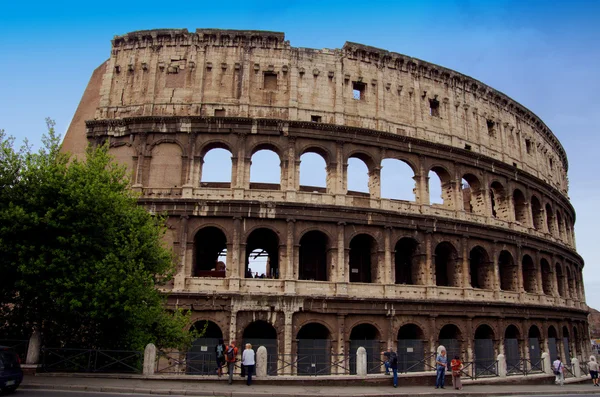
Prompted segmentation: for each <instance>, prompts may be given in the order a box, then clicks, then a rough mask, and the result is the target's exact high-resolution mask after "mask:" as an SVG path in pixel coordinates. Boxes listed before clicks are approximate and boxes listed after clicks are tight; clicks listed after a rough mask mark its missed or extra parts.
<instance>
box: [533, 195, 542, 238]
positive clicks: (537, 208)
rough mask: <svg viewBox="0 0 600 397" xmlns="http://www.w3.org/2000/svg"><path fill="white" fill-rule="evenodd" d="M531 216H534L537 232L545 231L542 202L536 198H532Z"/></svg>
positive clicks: (534, 225)
mask: <svg viewBox="0 0 600 397" xmlns="http://www.w3.org/2000/svg"><path fill="white" fill-rule="evenodd" d="M531 214H532V216H533V227H534V228H535V229H536V230H543V228H544V213H543V211H542V206H541V204H540V200H538V198H537V197H535V196H531Z"/></svg>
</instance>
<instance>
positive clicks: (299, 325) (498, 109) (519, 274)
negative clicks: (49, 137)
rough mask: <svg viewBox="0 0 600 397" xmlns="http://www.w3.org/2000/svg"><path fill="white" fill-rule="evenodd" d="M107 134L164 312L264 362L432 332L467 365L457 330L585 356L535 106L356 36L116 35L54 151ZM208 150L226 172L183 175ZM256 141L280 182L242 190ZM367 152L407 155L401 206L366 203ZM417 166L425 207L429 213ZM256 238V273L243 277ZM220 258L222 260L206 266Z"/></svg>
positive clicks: (376, 167)
mask: <svg viewBox="0 0 600 397" xmlns="http://www.w3.org/2000/svg"><path fill="white" fill-rule="evenodd" d="M83 120H86V121H85V123H84V122H83ZM107 140H108V141H109V142H110V147H111V151H112V153H113V154H114V156H115V157H116V159H117V160H118V161H120V162H121V163H123V164H125V165H126V166H127V167H128V169H129V170H130V171H131V173H132V177H133V189H136V190H138V191H139V192H140V193H141V198H140V202H141V204H143V205H145V206H147V208H148V209H149V210H152V211H157V212H166V213H167V214H168V215H169V235H168V240H169V243H170V244H172V245H173V247H174V249H175V251H176V253H177V254H178V257H179V263H180V265H179V269H178V272H177V275H176V277H175V279H174V282H173V284H172V285H171V286H169V292H170V304H172V305H173V306H177V307H185V308H192V309H193V311H194V317H195V318H197V319H198V320H209V321H211V322H212V323H211V327H212V328H211V330H212V331H211V332H212V333H213V335H212V336H216V335H217V334H218V333H222V335H223V336H224V337H225V339H228V338H231V339H238V340H242V339H248V338H259V337H261V338H262V339H274V340H276V342H275V345H276V346H277V347H276V349H277V350H278V351H279V353H280V355H295V354H296V353H297V352H298V349H299V344H300V342H299V341H301V340H304V339H319V340H321V339H323V340H329V341H330V345H329V347H328V349H330V351H331V352H333V353H338V354H342V353H344V352H348V351H349V349H351V348H352V346H353V345H352V340H355V339H363V340H364V339H368V340H374V341H376V342H375V343H379V344H381V347H383V346H386V345H393V346H396V344H397V343H401V342H399V341H401V340H403V339H409V340H420V341H422V343H423V346H424V352H434V351H435V348H436V346H437V344H438V343H439V341H446V343H449V342H448V340H451V341H454V342H456V344H457V346H456V349H457V351H460V352H462V354H463V355H464V356H465V358H466V359H467V360H472V359H474V358H475V359H476V358H477V357H476V356H477V352H476V350H477V346H476V344H477V343H475V341H476V340H482V339H486V340H492V341H493V346H494V352H495V354H498V353H501V352H505V344H506V343H507V342H506V341H507V340H509V339H510V340H517V341H518V342H515V343H518V354H519V355H520V357H522V358H528V357H530V356H531V355H532V354H533V355H536V356H537V352H535V353H532V350H531V347H530V346H531V343H529V342H531V340H530V339H529V338H533V339H536V340H539V341H540V344H541V345H540V346H541V348H542V350H548V349H549V348H550V350H552V345H553V344H554V343H555V342H556V339H558V340H563V341H564V343H558V344H556V345H557V346H558V347H557V350H556V352H557V353H558V352H562V353H563V356H567V355H570V356H572V357H575V356H578V357H579V358H585V357H586V356H587V353H588V350H589V341H588V326H587V312H588V309H587V306H586V304H585V298H584V290H583V281H582V267H583V260H582V258H581V257H580V256H579V255H578V254H577V252H576V251H575V238H574V232H573V224H574V220H575V212H574V210H573V207H572V206H571V204H570V202H569V199H568V196H567V189H568V186H567V185H568V182H567V176H566V175H567V168H568V163H567V158H566V154H565V151H564V149H563V148H562V146H561V145H560V143H559V142H558V140H557V139H556V137H555V136H554V135H553V133H552V132H551V131H550V130H549V129H548V127H547V126H546V125H545V124H544V123H543V122H542V121H541V120H540V119H539V118H538V117H537V116H535V115H534V114H533V113H532V112H530V111H529V110H527V109H526V108H524V107H523V106H521V105H520V104H518V103H517V102H515V101H513V100H512V99H510V98H508V97H507V96H505V95H504V94H502V93H500V92H498V91H495V90H494V89H492V88H490V87H488V86H486V85H485V84H483V83H481V82H479V81H477V80H474V79H472V78H470V77H467V76H464V75H462V74H459V73H457V72H455V71H452V70H449V69H445V68H443V67H439V66H437V65H433V64H430V63H427V62H424V61H421V60H418V59H414V58H410V57H407V56H405V55H401V54H396V53H391V52H388V51H384V50H380V49H376V48H372V47H368V46H364V45H361V44H355V43H346V44H345V45H344V46H343V48H342V49H335V50H328V49H324V50H314V49H306V48H294V47H291V46H290V45H289V42H287V41H285V40H284V35H283V33H276V32H260V31H230V30H211V29H198V30H197V31H196V32H195V33H190V32H188V31H187V30H153V31H141V32H134V33H130V34H127V35H124V36H117V37H115V38H114V40H113V48H112V53H111V57H110V59H109V60H108V61H106V63H104V64H103V65H102V66H101V67H99V68H98V69H97V70H96V71H95V72H94V75H93V77H92V80H91V81H90V85H89V86H88V89H87V90H86V92H85V94H84V97H83V99H82V103H81V105H80V107H79V109H78V110H77V113H76V115H75V117H74V121H73V123H72V125H71V127H70V129H69V131H68V133H67V136H66V138H65V142H64V146H63V148H64V149H65V150H69V151H73V152H74V153H75V154H81V153H82V152H83V148H84V147H85V144H86V143H87V142H88V141H89V142H92V143H100V142H105V141H107ZM216 148H222V149H226V150H228V151H229V152H230V153H232V157H231V159H232V172H231V181H230V182H223V183H206V182H202V169H203V159H204V157H205V156H206V154H207V153H208V152H209V151H211V150H213V149H216ZM265 149H266V150H271V151H273V152H275V153H276V154H277V155H278V156H279V158H280V161H281V180H280V183H279V184H264V183H263V184H259V183H254V182H252V183H251V182H250V167H251V159H252V156H253V155H254V154H255V153H256V152H257V151H259V150H265ZM308 152H311V153H316V154H319V155H320V156H322V158H323V159H324V161H325V163H326V170H327V182H326V187H323V188H314V187H306V186H300V183H299V181H300V177H299V172H300V171H299V170H300V157H301V156H302V155H303V154H304V153H308ZM349 158H359V159H360V160H362V161H364V163H365V164H366V165H367V167H368V170H369V193H366V194H364V193H363V194H361V193H357V192H351V191H348V188H347V186H348V172H347V166H348V159H349ZM384 159H398V160H401V161H403V162H405V163H406V164H408V165H409V166H410V168H411V169H412V171H413V173H414V177H413V179H414V186H415V188H414V200H413V201H400V200H390V199H384V198H381V184H380V172H381V163H382V160H384ZM430 171H433V172H435V173H436V174H437V175H438V176H439V178H440V180H441V184H442V196H443V204H430V200H429V183H428V174H429V172H430ZM463 179H464V180H466V181H467V182H468V187H464V186H463V184H462V180H463ZM255 248H263V249H265V250H266V252H267V254H268V256H269V260H270V266H271V269H272V276H273V277H272V278H266V279H253V278H246V277H245V276H246V266H247V263H248V256H249V253H250V252H252V250H253V249H255ZM225 249H226V256H227V260H226V263H227V268H226V271H223V272H219V271H213V270H211V269H212V268H215V264H216V258H217V255H218V253H219V252H225ZM207 261H208V263H207ZM249 327H253V329H254V331H252V332H250V333H251V334H253V335H249V334H247V333H245V331H246V330H247V329H249ZM257 330H258V331H257ZM302 330H304V331H302ZM213 331H214V332H213ZM259 334H260V335H259ZM257 335H258V336H257ZM561 338H566V339H561ZM553 340H554V342H552V341H553ZM454 342H450V343H454ZM549 345H550V347H549ZM567 350H569V351H570V352H567ZM411 351H412V350H411ZM511 354H512V355H513V356H514V352H513V353H511ZM531 358H532V359H533V357H531ZM513 359H514V357H513ZM289 370H290V371H291V369H289ZM286 371H287V370H286Z"/></svg>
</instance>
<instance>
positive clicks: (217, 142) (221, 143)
mask: <svg viewBox="0 0 600 397" xmlns="http://www.w3.org/2000/svg"><path fill="white" fill-rule="evenodd" d="M214 149H224V150H227V151H228V152H229V153H233V152H234V151H233V148H232V145H231V143H229V142H228V141H226V140H223V139H211V140H209V141H206V142H203V143H202V144H201V145H200V147H199V148H198V150H197V153H198V156H200V157H204V156H206V153H208V152H210V151H211V150H214Z"/></svg>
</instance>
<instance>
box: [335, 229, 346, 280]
mask: <svg viewBox="0 0 600 397" xmlns="http://www.w3.org/2000/svg"><path fill="white" fill-rule="evenodd" d="M345 226H346V224H345V223H344V222H338V225H337V277H336V280H335V281H337V282H338V283H343V282H348V279H347V277H346V273H347V271H346V258H345V257H346V255H345V254H346V250H345V242H344V240H345V236H344V227H345Z"/></svg>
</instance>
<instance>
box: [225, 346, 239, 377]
mask: <svg viewBox="0 0 600 397" xmlns="http://www.w3.org/2000/svg"><path fill="white" fill-rule="evenodd" d="M237 354H238V348H237V347H235V341H234V340H232V341H231V342H229V346H227V351H226V352H225V361H227V372H228V375H229V380H228V383H229V384H232V383H233V371H235V362H236V361H237Z"/></svg>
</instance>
